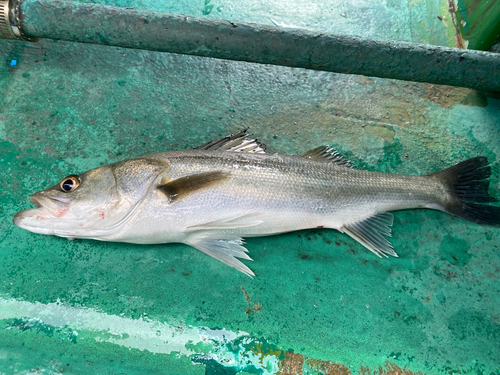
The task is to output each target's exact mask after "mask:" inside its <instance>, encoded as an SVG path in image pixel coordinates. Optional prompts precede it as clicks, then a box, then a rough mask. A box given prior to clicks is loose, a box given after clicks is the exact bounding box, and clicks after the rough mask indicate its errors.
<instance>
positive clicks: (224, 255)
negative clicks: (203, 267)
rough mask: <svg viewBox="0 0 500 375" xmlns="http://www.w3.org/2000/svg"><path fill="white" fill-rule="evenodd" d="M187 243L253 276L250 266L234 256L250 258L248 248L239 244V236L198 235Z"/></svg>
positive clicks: (240, 242)
mask: <svg viewBox="0 0 500 375" xmlns="http://www.w3.org/2000/svg"><path fill="white" fill-rule="evenodd" d="M188 244H189V245H191V246H193V247H194V248H196V249H198V250H200V251H201V252H203V253H205V254H207V255H210V256H211V257H212V258H215V259H217V260H220V261H221V262H222V263H225V264H227V265H228V266H230V267H233V268H236V269H237V270H238V271H241V272H243V273H244V274H245V275H248V276H250V277H251V276H255V274H254V273H253V272H252V270H251V269H250V268H248V267H247V266H245V265H244V264H243V263H241V262H240V261H239V260H238V259H236V258H242V259H246V260H252V259H251V258H250V257H249V256H248V255H247V252H248V250H247V249H246V248H244V247H243V246H241V245H242V244H243V240H242V239H241V238H240V237H236V236H235V237H232V236H226V238H223V239H214V238H210V237H208V238H204V237H198V238H196V239H194V240H193V241H189V242H188Z"/></svg>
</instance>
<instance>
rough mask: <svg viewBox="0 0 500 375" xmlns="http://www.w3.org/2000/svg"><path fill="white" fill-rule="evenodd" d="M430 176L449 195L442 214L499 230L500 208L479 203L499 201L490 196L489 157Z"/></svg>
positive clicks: (467, 161)
mask: <svg viewBox="0 0 500 375" xmlns="http://www.w3.org/2000/svg"><path fill="white" fill-rule="evenodd" d="M428 176H433V177H436V178H437V179H438V180H440V181H441V182H442V183H443V184H444V186H445V187H446V189H447V190H448V191H449V192H450V195H448V197H445V198H443V202H442V203H441V205H440V206H441V207H439V209H440V210H441V211H444V212H447V213H449V214H451V215H453V216H458V217H460V218H462V219H465V220H468V221H471V222H473V223H477V224H486V225H492V226H496V227H500V207H497V206H489V205H485V204H478V203H487V202H498V200H497V199H495V198H494V197H492V196H491V195H490V194H489V193H488V187H489V185H490V181H489V180H488V178H489V177H490V176H491V167H490V165H489V162H488V159H486V157H484V156H478V157H475V158H472V159H469V160H465V161H463V162H461V163H458V164H456V165H454V166H452V167H450V168H447V169H444V170H442V171H439V172H435V173H431V174H430V175H428Z"/></svg>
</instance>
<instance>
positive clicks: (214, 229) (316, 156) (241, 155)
mask: <svg viewBox="0 0 500 375" xmlns="http://www.w3.org/2000/svg"><path fill="white" fill-rule="evenodd" d="M489 176H490V167H489V165H488V161H487V160H486V158H484V157H477V158H473V159H469V160H467V161H465V162H462V163H459V164H457V165H455V166H453V167H450V168H448V169H445V170H443V171H440V172H436V173H431V174H428V175H423V176H402V175H394V174H385V173H377V172H369V171H363V170H357V169H354V168H352V167H351V166H350V164H349V163H348V162H347V161H346V160H345V159H343V158H342V157H341V156H340V155H338V154H337V153H336V152H335V151H333V150H332V149H331V148H329V147H327V146H322V147H318V148H316V149H314V150H311V151H307V152H305V153H303V154H301V155H291V156H283V155H276V154H274V155H272V154H266V153H265V152H264V147H263V146H262V145H260V144H259V143H258V142H257V141H256V140H254V139H251V138H249V136H248V135H247V134H246V133H245V131H242V132H240V133H237V134H234V135H230V136H227V137H224V138H221V139H219V140H216V141H212V142H209V143H207V144H205V145H203V146H200V147H198V148H197V149H194V150H186V151H175V152H164V153H158V154H151V155H146V156H143V157H139V158H136V159H131V160H127V161H124V162H120V163H116V164H112V165H109V166H105V167H100V168H96V169H93V170H90V171H88V172H85V173H83V174H81V175H78V176H76V175H72V176H68V177H66V178H65V179H63V180H62V181H61V183H59V184H58V185H55V186H54V187H52V188H49V189H47V190H43V191H41V192H38V193H36V194H34V195H32V196H31V197H30V199H31V201H32V202H33V203H34V204H35V205H36V206H37V208H36V209H30V210H25V211H21V212H19V213H18V214H17V215H16V216H15V218H14V223H15V224H16V225H18V226H19V227H21V228H24V229H27V230H30V231H33V232H36V233H42V234H53V235H57V236H61V237H67V238H87V239H95V240H102V241H120V242H130V243H138V244H152V243H168V242H181V243H185V244H188V245H191V246H193V247H195V248H197V249H198V250H200V251H202V252H204V253H206V254H208V255H210V256H212V257H214V258H215V259H218V260H220V261H222V262H224V263H226V264H228V265H229V266H231V267H234V268H236V269H238V270H239V271H242V272H244V273H245V274H247V275H254V273H253V272H252V271H251V270H250V269H249V268H248V267H247V266H246V265H244V264H243V263H242V262H241V261H239V260H238V259H237V258H243V259H247V260H250V257H249V256H248V255H247V250H246V249H245V248H244V247H243V246H242V238H243V237H252V236H264V235H272V234H278V233H283V232H288V231H294V230H300V229H308V228H332V229H337V230H339V231H341V232H343V233H346V234H348V235H349V236H351V237H352V238H354V239H355V240H357V241H358V242H359V243H361V244H362V245H363V246H365V247H366V248H368V249H369V250H370V251H372V252H374V253H375V254H377V255H378V256H381V255H382V256H387V255H392V256H397V255H396V253H395V252H394V250H393V248H392V246H391V244H390V243H389V241H388V240H387V238H386V237H387V236H390V234H391V230H390V228H391V225H392V222H393V217H392V214H391V213H390V212H389V211H395V210H402V209H411V208H431V209H437V210H441V211H444V212H447V213H450V214H452V215H455V216H459V217H462V218H464V219H466V220H469V221H473V222H476V223H479V224H487V225H494V226H500V207H496V206H489V205H484V204H481V203H485V202H493V201H496V200H495V199H494V198H493V197H491V196H490V195H489V194H488V183H489V181H488V180H487V178H489ZM478 203H480V204H478Z"/></svg>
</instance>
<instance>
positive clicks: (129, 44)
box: [10, 0, 500, 91]
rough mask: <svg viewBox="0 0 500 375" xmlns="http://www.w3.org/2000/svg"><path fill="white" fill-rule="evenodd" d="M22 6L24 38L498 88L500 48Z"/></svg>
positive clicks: (105, 9) (80, 7)
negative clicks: (467, 47)
mask: <svg viewBox="0 0 500 375" xmlns="http://www.w3.org/2000/svg"><path fill="white" fill-rule="evenodd" d="M10 1H11V2H15V3H19V1H20V0H10ZM17 6H18V7H19V4H17ZM20 9H21V10H22V12H21V13H20V16H19V19H20V25H19V26H20V29H21V30H22V33H23V35H24V36H25V37H26V38H49V39H59V40H66V41H72V42H82V43H94V44H104V45H110V46H118V47H124V48H135V49H146V50H152V51H162V52H171V53H179V54H187V55H197V56H205V57H213V58H219V59H228V60H238V61H248V62H253V63H261V64H273V65H283V66H289V67H298V68H306V69H314V70H323V71H329V72H337V73H347V74H362V75H366V76H372V77H382V78H393V79H400V80H405V81H417V82H430V83H437V84H445V85H452V86H462V87H470V88H475V89H482V90H491V91H500V55H499V54H496V53H491V52H482V51H472V50H464V49H457V48H447V47H440V46H431V45H424V44H415V43H407V42H396V41H387V40H375V39H367V38H360V37H354V36H347V35H336V34H328V33H318V32H312V31H307V30H301V29H292V28H280V27H270V26H264V25H256V24H249V23H242V22H238V23H237V22H231V21H225V20H214V19H209V18H200V17H192V16H186V15H177V14H163V13H156V12H147V11H141V10H135V9H129V8H118V7H110V6H104V5H97V4H86V3H75V2H69V1H60V0H26V1H23V2H21V4H20Z"/></svg>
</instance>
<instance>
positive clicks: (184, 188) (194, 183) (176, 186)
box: [158, 171, 229, 203]
mask: <svg viewBox="0 0 500 375" xmlns="http://www.w3.org/2000/svg"><path fill="white" fill-rule="evenodd" d="M228 178H229V174H228V173H225V172H221V171H214V172H204V173H198V174H194V175H191V176H185V177H181V178H178V179H176V180H173V181H169V182H167V183H165V184H162V185H159V186H158V190H160V191H162V192H163V193H164V194H165V196H166V197H167V198H168V201H169V203H172V202H174V201H176V200H177V199H181V198H184V197H185V196H187V195H189V194H192V193H195V192H197V191H200V190H203V189H207V188H209V187H211V186H214V185H217V184H220V183H222V182H224V181H225V180H227V179H228Z"/></svg>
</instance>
